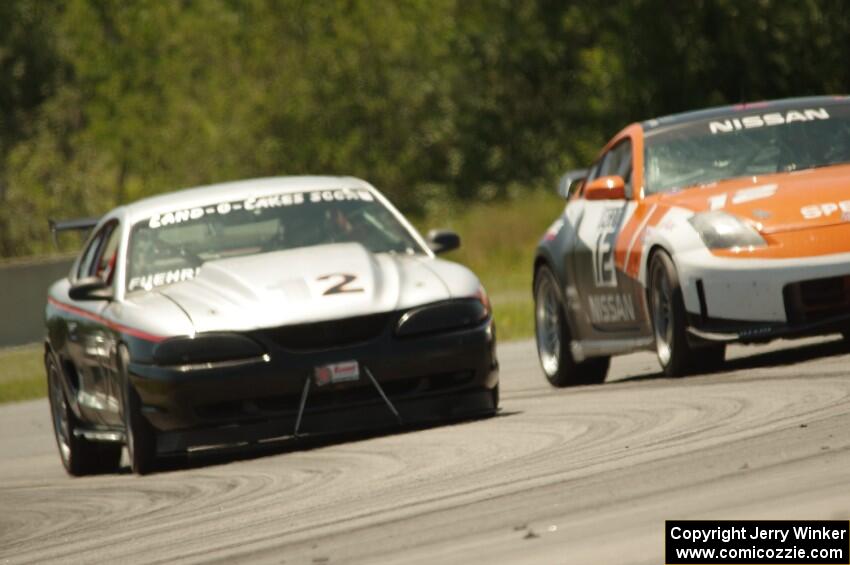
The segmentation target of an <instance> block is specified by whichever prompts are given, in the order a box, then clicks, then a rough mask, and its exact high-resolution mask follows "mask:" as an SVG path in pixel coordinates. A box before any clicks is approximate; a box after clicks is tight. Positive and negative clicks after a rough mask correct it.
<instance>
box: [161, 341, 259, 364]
mask: <svg viewBox="0 0 850 565" xmlns="http://www.w3.org/2000/svg"><path fill="white" fill-rule="evenodd" d="M153 358H154V362H155V363H156V364H157V365H161V366H169V367H174V368H177V369H180V370H183V371H188V370H196V369H211V368H215V367H225V366H228V365H242V364H246V363H253V362H257V361H261V360H262V361H264V360H266V359H267V357H266V352H265V351H264V350H263V347H262V346H261V345H260V344H258V343H257V342H255V341H254V340H252V339H251V338H249V337H246V336H243V335H239V334H227V333H222V334H207V335H199V336H196V337H176V338H172V339H168V340H166V341H163V342H162V343H160V344H159V345H157V346H156V348H155V349H154V352H153Z"/></svg>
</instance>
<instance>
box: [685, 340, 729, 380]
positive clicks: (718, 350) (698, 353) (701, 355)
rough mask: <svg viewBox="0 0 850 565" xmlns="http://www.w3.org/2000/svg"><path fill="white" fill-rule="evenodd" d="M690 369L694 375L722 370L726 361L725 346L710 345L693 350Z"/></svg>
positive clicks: (723, 344) (721, 344)
mask: <svg viewBox="0 0 850 565" xmlns="http://www.w3.org/2000/svg"><path fill="white" fill-rule="evenodd" d="M692 350H693V356H692V360H691V363H692V366H691V369H692V370H693V372H695V373H711V372H714V371H719V370H721V369H722V368H723V363H724V362H725V361H726V344H725V343H712V344H706V345H703V346H701V347H697V348H693V347H692Z"/></svg>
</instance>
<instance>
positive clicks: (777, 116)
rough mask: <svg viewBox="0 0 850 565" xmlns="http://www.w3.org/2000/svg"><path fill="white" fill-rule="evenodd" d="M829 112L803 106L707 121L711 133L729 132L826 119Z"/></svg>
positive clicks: (823, 109)
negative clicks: (794, 108) (803, 107)
mask: <svg viewBox="0 0 850 565" xmlns="http://www.w3.org/2000/svg"><path fill="white" fill-rule="evenodd" d="M828 119H829V112H827V111H826V108H805V109H801V110H789V111H788V112H784V113H783V112H771V113H768V114H756V115H752V116H744V117H741V118H732V119H729V120H718V121H712V122H709V123H708V129H709V131H711V133H712V134H718V133H729V132H733V131H740V130H742V129H754V128H761V127H769V126H781V125H783V124H791V123H794V122H811V121H814V120H828Z"/></svg>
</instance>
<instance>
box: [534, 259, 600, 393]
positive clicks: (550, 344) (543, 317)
mask: <svg viewBox="0 0 850 565" xmlns="http://www.w3.org/2000/svg"><path fill="white" fill-rule="evenodd" d="M534 322H535V323H534V331H535V336H536V339H537V355H538V357H539V358H540V366H541V367H542V368H543V374H545V375H546V379H547V380H548V381H549V383H550V384H551V385H552V386H556V387H565V386H573V385H580V384H593V383H601V382H603V381H604V380H605V376H606V375H607V374H608V366H609V365H610V361H611V359H610V357H593V358H591V359H587V360H585V361H582V362H579V363H577V362H576V361H575V359H574V358H573V355H572V352H571V351H570V341H571V336H570V330H569V324H568V323H567V320H566V318H565V316H564V309H563V300H562V299H561V292H560V289H559V285H558V282H557V279H556V278H555V275H554V274H553V273H552V271H551V269H549V267H546V266H543V267H540V269H539V270H538V271H537V274H536V276H535V279H534Z"/></svg>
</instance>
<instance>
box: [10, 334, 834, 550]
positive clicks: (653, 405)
mask: <svg viewBox="0 0 850 565" xmlns="http://www.w3.org/2000/svg"><path fill="white" fill-rule="evenodd" d="M517 349H519V348H517ZM842 364H843V365H844V366H846V364H847V357H846V356H845V357H838V358H836V357H830V358H828V359H823V360H818V359H815V360H807V361H805V362H804V363H800V364H796V365H794V366H793V367H769V368H760V369H758V370H752V369H748V370H747V372H746V373H745V372H742V371H739V372H734V373H718V374H715V375H706V376H700V377H693V378H688V379H682V380H670V379H654V380H653V379H645V380H632V381H626V382H623V381H620V382H614V383H610V384H607V385H601V386H592V387H584V388H580V389H575V390H569V391H556V390H553V389H550V388H549V387H548V385H546V384H545V383H544V382H543V378H542V376H540V375H539V374H538V372H536V371H535V372H534V373H522V372H517V373H510V374H508V373H506V372H505V371H504V370H503V372H502V379H503V380H502V382H503V389H504V394H503V399H504V400H503V409H504V411H505V415H504V416H502V417H499V418H494V419H491V420H484V421H474V422H469V423H463V424H455V425H449V426H445V427H435V428H429V429H424V430H417V431H411V432H406V433H400V434H396V435H385V436H377V437H371V438H366V439H361V440H358V441H353V442H348V443H339V444H331V445H328V446H323V447H318V448H315V449H309V450H306V451H289V450H284V451H283V452H281V453H279V454H271V455H267V456H262V457H253V458H247V459H244V460H238V459H237V460H235V461H230V462H227V463H224V464H218V465H213V466H210V467H190V468H188V469H186V470H182V471H176V472H166V473H162V474H158V475H152V476H149V477H144V478H137V477H132V476H120V475H119V476H101V477H93V478H87V479H82V480H80V479H77V480H72V479H69V478H66V477H65V476H63V475H61V474H58V473H56V474H54V475H48V476H47V477H46V478H44V479H36V478H27V477H24V476H22V475H20V474H16V473H17V472H18V471H17V469H19V468H20V467H18V466H13V467H11V469H13V470H15V471H6V470H4V468H3V466H2V465H0V485H4V486H0V506H2V507H3V508H12V509H14V512H7V513H5V515H4V516H2V517H0V557H5V558H8V559H9V560H10V563H18V562H31V561H56V562H60V561H67V560H69V559H73V560H75V561H86V562H92V561H95V562H114V561H119V560H120V561H122V562H124V563H127V564H129V563H133V562H140V561H144V562H157V561H160V562H198V561H208V560H210V559H213V558H217V559H221V560H224V561H227V560H231V559H232V558H235V557H238V556H246V555H250V556H259V557H263V556H265V557H271V556H272V554H273V553H274V552H275V551H279V550H281V549H282V548H287V552H286V553H287V562H288V563H289V562H291V561H290V560H289V558H288V556H289V554H290V553H294V554H296V555H301V556H307V555H309V554H310V552H311V551H312V549H311V548H312V545H314V544H320V545H323V546H325V545H328V546H330V547H334V548H337V550H338V555H342V556H348V557H350V558H351V559H345V560H346V561H348V560H352V561H356V560H357V559H358V558H361V557H362V559H363V560H365V561H372V560H373V559H369V557H370V556H371V557H376V558H377V557H380V558H381V559H387V558H389V557H391V556H396V557H398V555H404V553H400V554H391V553H386V552H387V551H391V550H392V549H393V548H395V549H396V550H397V551H408V550H409V551H413V550H416V551H425V549H424V548H428V547H432V548H434V547H442V546H443V545H445V544H449V543H454V544H456V545H458V547H463V546H464V543H465V542H462V541H461V540H462V539H465V537H471V536H476V535H484V534H485V533H486V532H488V531H491V530H492V529H493V528H497V527H499V528H500V527H502V526H504V525H505V524H510V523H511V522H513V521H517V520H518V521H522V520H524V519H527V518H523V517H522V516H520V517H516V516H515V515H512V514H510V512H507V511H505V510H499V504H505V505H506V506H507V507H511V508H514V509H515V510H516V509H517V508H518V509H520V512H521V514H522V513H524V514H525V515H526V516H529V517H535V516H541V515H545V514H546V508H549V507H552V508H555V507H558V508H560V507H562V506H563V505H564V504H569V505H570V508H573V509H575V511H576V512H580V513H591V512H593V511H594V510H593V509H594V508H597V509H613V508H617V507H625V508H629V507H631V506H633V505H635V504H639V503H640V501H642V500H645V499H647V498H653V499H654V498H657V496H659V495H658V493H659V489H660V488H662V485H660V484H659V483H658V478H657V477H658V476H663V475H664V474H665V473H670V472H671V471H675V472H674V473H673V474H672V475H670V478H669V480H665V481H664V483H663V488H667V489H669V491H670V492H671V493H672V494H675V495H676V496H684V494H683V493H685V492H686V491H687V489H689V488H692V489H701V488H706V485H712V484H727V483H729V482H730V481H733V480H735V481H737V480H741V475H742V471H741V461H742V460H744V459H749V458H752V457H755V455H753V454H752V453H751V452H753V446H754V445H765V446H776V445H780V446H783V449H789V450H791V449H792V448H793V451H789V453H788V455H787V456H783V455H782V452H781V451H777V452H776V453H773V454H769V455H764V454H762V455H759V456H758V457H760V459H759V461H761V463H760V464H758V465H757V464H756V463H754V464H753V470H752V472H751V471H745V472H746V473H750V472H751V474H752V475H757V474H763V473H767V472H772V471H771V470H772V469H774V468H775V469H781V468H782V466H783V465H786V466H793V465H802V464H812V462H815V461H817V462H821V461H830V460H834V458H836V457H838V458H840V457H845V456H846V451H847V446H846V445H840V444H838V443H836V445H835V446H834V447H833V449H834V450H835V451H834V452H823V451H821V446H820V445H807V444H806V437H807V433H808V431H810V430H812V429H813V428H817V430H816V432H817V434H819V436H818V437H821V436H823V437H824V438H831V437H832V436H833V435H837V434H838V433H839V432H838V429H839V427H840V426H838V422H845V421H846V420H844V419H842V418H845V417H846V416H847V414H848V413H850V380H848V379H847V376H846V370H844V371H842V369H841V365H842ZM503 367H504V365H503ZM535 369H536V367H535ZM804 369H805V370H806V372H810V373H812V374H814V375H815V376H814V378H801V372H803V370H804ZM795 375H796V376H795ZM39 409H44V411H45V414H44V416H45V417H46V416H47V414H46V409H45V408H43V407H39ZM2 416H3V413H2V408H0V425H2V423H3V422H4V420H3V419H2ZM801 424H807V425H808V430H807V429H802V428H800V425H801ZM833 428H834V429H833ZM40 433H41V435H42V436H43V438H44V439H43V441H44V442H45V449H44V453H45V454H47V453H50V455H51V456H52V457H51V458H47V457H46V455H45V456H43V457H40V458H33V459H32V461H47V462H49V463H52V464H55V465H58V460H55V459H57V458H56V456H55V454H54V453H52V450H55V447H54V445H53V443H52V438H50V436H49V435H48V434H49V428H47V430H42V431H41V432H40ZM824 434H825V435H824ZM809 435H811V434H809ZM789 438H790V440H789ZM789 441H790V442H791V443H788V442H789ZM830 441H832V440H830ZM794 442H796V443H794ZM786 443H787V444H788V445H787V446H786ZM0 449H2V445H0ZM756 451H758V450H756ZM830 457H832V458H833V459H830ZM694 462H703V465H702V466H701V467H699V466H697V465H696V464H695V463H694ZM756 468H757V469H756ZM681 469H687V470H688V471H687V472H681V471H678V470H681ZM635 477H637V478H638V479H640V480H637V479H636V478H635ZM830 484H831V483H830ZM843 486H845V487H846V484H845V485H843ZM672 494H671V496H672ZM559 505H560V506H559ZM470 512H478V513H477V514H475V515H476V516H477V517H478V519H477V520H473V521H471V522H470V521H469V520H464V519H461V518H460V517H461V516H467V515H468V513H470ZM552 512H553V513H557V512H556V510H554V509H553V510H552ZM382 529H387V530H394V529H396V530H399V531H404V532H406V533H407V535H408V536H409V539H408V540H407V541H403V540H397V541H394V542H385V543H384V544H374V545H370V544H368V543H364V542H363V541H362V540H359V541H356V540H355V538H357V537H358V536H365V537H366V538H367V539H373V538H374V539H378V538H379V537H380V532H381V530H382ZM355 533H356V534H357V535H355ZM335 540H340V541H335ZM441 544H442V545H441ZM382 548H384V549H382ZM270 552H271V553H270ZM339 552H342V553H339ZM358 556H360V557H358ZM381 556H383V557H381ZM265 557H263V559H265ZM305 559H306V558H305ZM374 560H380V559H374ZM497 560H498V559H497ZM307 561H308V562H309V559H307Z"/></svg>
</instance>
